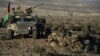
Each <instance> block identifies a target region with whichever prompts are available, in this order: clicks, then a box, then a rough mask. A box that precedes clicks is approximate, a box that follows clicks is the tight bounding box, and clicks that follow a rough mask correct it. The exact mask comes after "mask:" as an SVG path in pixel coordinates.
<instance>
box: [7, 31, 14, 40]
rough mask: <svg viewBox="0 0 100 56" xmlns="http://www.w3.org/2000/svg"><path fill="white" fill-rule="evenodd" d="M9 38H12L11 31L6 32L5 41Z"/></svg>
mask: <svg viewBox="0 0 100 56" xmlns="http://www.w3.org/2000/svg"><path fill="white" fill-rule="evenodd" d="M11 38H13V31H12V30H8V31H7V38H6V39H8V40H9V39H11Z"/></svg>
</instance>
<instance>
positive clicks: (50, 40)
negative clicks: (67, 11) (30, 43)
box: [48, 32, 58, 46]
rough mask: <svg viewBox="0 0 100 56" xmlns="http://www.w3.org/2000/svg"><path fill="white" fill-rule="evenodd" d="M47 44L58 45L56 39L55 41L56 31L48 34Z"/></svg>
mask: <svg viewBox="0 0 100 56" xmlns="http://www.w3.org/2000/svg"><path fill="white" fill-rule="evenodd" d="M48 44H49V45H51V46H52V44H53V46H57V45H58V41H57V33H56V32H53V33H51V34H50V35H49V36H48Z"/></svg>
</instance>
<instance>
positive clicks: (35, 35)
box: [32, 30, 37, 39]
mask: <svg viewBox="0 0 100 56" xmlns="http://www.w3.org/2000/svg"><path fill="white" fill-rule="evenodd" d="M32 38H33V39H37V31H36V30H34V31H33V32H32Z"/></svg>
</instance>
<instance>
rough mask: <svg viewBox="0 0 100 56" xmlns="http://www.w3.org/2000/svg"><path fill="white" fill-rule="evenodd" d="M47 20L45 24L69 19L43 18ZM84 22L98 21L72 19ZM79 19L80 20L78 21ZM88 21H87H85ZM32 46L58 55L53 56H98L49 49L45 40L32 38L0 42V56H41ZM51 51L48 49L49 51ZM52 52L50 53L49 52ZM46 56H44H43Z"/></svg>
mask: <svg viewBox="0 0 100 56" xmlns="http://www.w3.org/2000/svg"><path fill="white" fill-rule="evenodd" d="M45 18H46V20H47V23H51V22H52V23H53V22H54V23H57V24H59V23H61V22H64V23H65V22H66V19H69V18H70V17H60V16H55V17H51V16H49V17H45ZM76 18H77V20H80V21H84V23H85V22H86V23H87V22H92V21H91V20H93V19H94V18H95V20H96V21H98V20H100V19H98V18H99V16H97V17H94V16H93V17H73V21H76V22H77V20H76ZM79 18H80V19H79ZM87 19H89V20H87ZM34 46H42V47H44V48H46V49H48V48H52V49H53V50H54V51H55V52H56V53H57V54H58V55H55V56H68V55H69V56H100V55H99V54H93V53H91V54H90V53H87V54H84V53H73V52H68V51H66V50H67V48H65V47H63V48H62V47H51V46H49V45H48V44H47V41H46V39H33V38H19V39H11V40H3V41H2V40H0V56H41V54H40V53H35V52H34ZM50 50H51V49H49V51H50ZM51 52H52V51H51ZM42 56H43V55H42ZM44 56H46V55H44ZM47 56H48V55H47Z"/></svg>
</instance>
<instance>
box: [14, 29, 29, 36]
mask: <svg viewBox="0 0 100 56" xmlns="http://www.w3.org/2000/svg"><path fill="white" fill-rule="evenodd" d="M24 34H29V30H16V31H14V36H17V35H24Z"/></svg>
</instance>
